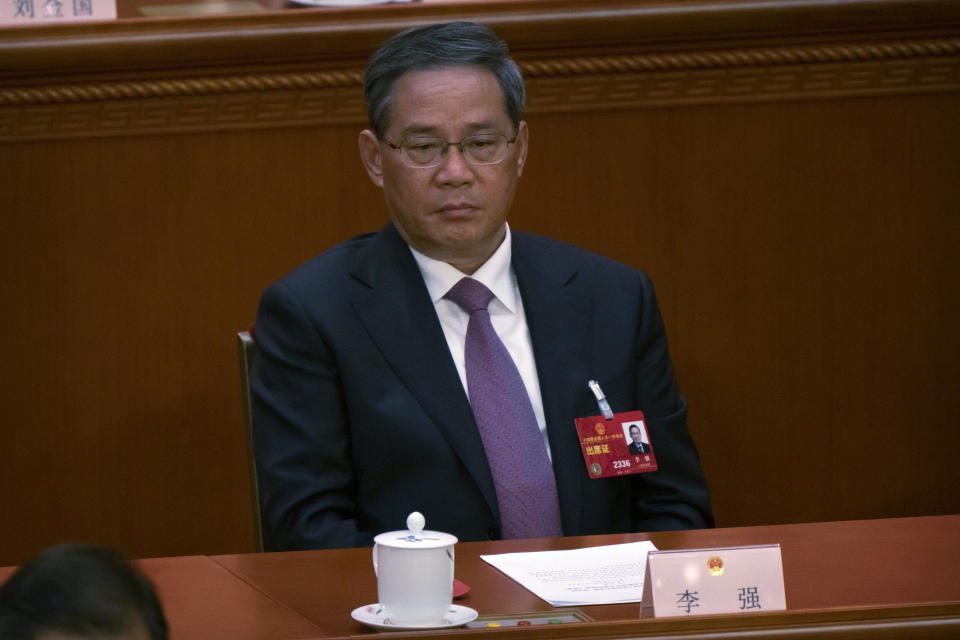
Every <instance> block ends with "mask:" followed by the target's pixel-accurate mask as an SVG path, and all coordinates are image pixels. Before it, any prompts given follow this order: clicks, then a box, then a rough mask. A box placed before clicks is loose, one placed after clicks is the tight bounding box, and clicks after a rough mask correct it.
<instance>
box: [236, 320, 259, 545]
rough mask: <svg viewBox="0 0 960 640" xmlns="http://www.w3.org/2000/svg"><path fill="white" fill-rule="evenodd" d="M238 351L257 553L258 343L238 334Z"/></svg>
mask: <svg viewBox="0 0 960 640" xmlns="http://www.w3.org/2000/svg"><path fill="white" fill-rule="evenodd" d="M237 351H238V355H239V358H240V383H241V387H242V388H241V391H242V395H243V412H244V416H245V417H246V423H247V428H246V432H247V451H248V452H249V455H248V456H247V458H248V460H249V463H250V497H251V499H252V501H253V532H254V538H255V542H256V545H257V551H263V527H262V525H261V522H260V487H259V485H258V484H257V459H256V451H255V450H254V448H253V413H252V412H251V410H250V370H251V368H252V367H253V359H254V357H255V356H256V355H257V343H256V342H255V341H254V339H253V336H251V335H250V332H248V331H241V332H239V333H237Z"/></svg>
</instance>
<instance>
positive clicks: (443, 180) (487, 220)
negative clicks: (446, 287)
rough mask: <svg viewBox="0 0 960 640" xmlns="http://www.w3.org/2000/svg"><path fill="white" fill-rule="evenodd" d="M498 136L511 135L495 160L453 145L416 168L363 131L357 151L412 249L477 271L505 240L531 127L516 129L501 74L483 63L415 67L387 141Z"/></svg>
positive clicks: (397, 94) (396, 95) (397, 93)
mask: <svg viewBox="0 0 960 640" xmlns="http://www.w3.org/2000/svg"><path fill="white" fill-rule="evenodd" d="M485 133H499V134H502V135H503V136H504V137H506V139H507V140H509V139H511V138H513V137H514V135H515V134H516V136H517V139H516V142H515V143H513V144H509V145H507V154H506V157H505V158H504V159H503V161H501V162H500V163H498V164H492V165H472V164H470V163H469V162H467V161H466V160H465V159H464V157H463V155H462V154H461V153H460V150H459V149H458V148H457V147H455V146H453V145H451V146H450V147H449V148H448V149H447V153H446V154H445V155H444V156H443V157H442V159H441V162H440V164H439V165H437V166H435V167H429V168H412V167H409V166H407V165H406V164H404V162H403V159H402V158H401V152H400V151H399V150H397V149H393V148H391V147H390V146H389V145H387V144H386V142H384V141H380V140H377V139H376V136H375V135H374V134H373V132H371V131H364V132H362V133H361V134H360V155H361V158H362V159H363V162H364V165H365V166H366V169H367V173H368V174H369V175H370V179H371V180H373V182H374V184H376V185H377V186H379V187H382V188H383V193H384V198H385V200H386V204H387V212H388V213H389V214H390V218H391V220H393V222H394V224H395V225H396V227H397V230H398V231H399V232H400V235H401V236H403V238H404V240H406V241H407V243H408V244H410V245H411V246H412V247H413V248H414V249H416V250H417V251H420V252H421V253H423V254H425V255H427V256H430V257H431V258H434V259H437V260H442V261H444V262H448V263H450V264H452V265H453V266H455V267H457V268H458V269H460V270H461V271H464V272H465V273H472V272H473V271H474V270H475V269H476V268H477V267H479V266H480V265H481V264H482V263H483V262H484V261H486V259H487V258H489V257H490V255H492V254H493V252H494V251H495V250H496V249H497V247H498V246H499V245H500V242H501V241H502V240H503V237H504V233H505V226H504V222H505V221H506V219H507V212H508V211H509V210H510V204H511V203H512V202H513V194H514V191H515V190H516V185H517V178H519V177H520V175H521V173H522V172H523V164H524V161H525V160H526V156H527V135H528V134H527V126H526V123H525V122H521V123H520V127H519V130H518V131H514V128H513V125H512V124H511V122H510V118H509V117H508V116H507V113H506V109H505V107H504V102H503V92H502V91H501V89H500V85H499V83H497V79H496V77H495V76H494V75H493V74H492V73H491V72H489V71H487V70H486V69H482V68H479V67H463V66H458V67H446V68H442V69H436V70H430V71H411V72H409V73H406V74H404V75H403V76H401V77H400V79H399V80H397V82H396V84H394V87H393V104H392V107H391V110H390V122H389V126H388V127H387V129H386V132H385V135H384V138H385V139H386V140H389V141H390V142H392V143H394V144H398V145H399V144H402V143H403V142H404V141H407V140H410V139H411V138H412V137H424V136H430V137H437V138H442V139H444V140H446V141H448V142H459V141H461V140H463V139H464V138H466V137H468V136H472V135H478V134H485Z"/></svg>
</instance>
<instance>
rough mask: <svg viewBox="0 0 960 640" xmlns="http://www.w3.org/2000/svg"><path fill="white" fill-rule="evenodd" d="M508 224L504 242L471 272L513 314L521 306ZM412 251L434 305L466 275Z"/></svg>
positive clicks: (411, 249) (505, 224) (414, 250)
mask: <svg viewBox="0 0 960 640" xmlns="http://www.w3.org/2000/svg"><path fill="white" fill-rule="evenodd" d="M504 226H505V227H506V233H504V235H503V242H501V243H500V246H499V247H497V250H496V251H494V252H493V255H492V256H490V257H489V258H487V261H486V262H484V263H483V264H482V265H480V268H479V269H477V270H476V271H474V272H473V273H472V274H470V277H471V278H473V279H474V280H478V281H480V282H481V283H483V285H484V286H486V287H487V288H488V289H490V291H492V292H493V295H494V296H496V299H497V300H499V301H500V303H501V304H503V306H504V307H506V309H507V310H508V311H510V312H511V313H512V312H515V311H516V309H517V300H516V295H517V294H516V288H515V287H514V286H513V277H512V274H511V272H510V260H511V258H512V256H513V252H512V245H511V242H510V225H509V224H507V223H506V222H505V223H504ZM408 246H409V245H408ZM410 251H411V253H413V258H414V259H415V260H416V261H417V266H418V267H420V273H422V274H423V281H424V283H425V284H426V285H427V291H428V292H429V293H430V299H431V300H433V303H434V304H436V303H437V302H439V301H440V300H441V299H443V296H445V295H446V294H447V292H448V291H450V288H451V287H453V285H455V284H457V282H459V281H460V279H461V278H463V277H464V273H463V272H462V271H460V270H459V269H457V268H455V267H452V266H450V265H449V264H447V263H446V262H441V261H440V260H434V259H433V258H430V257H427V256H425V255H424V254H422V253H420V252H419V251H417V250H416V249H414V248H413V247H410Z"/></svg>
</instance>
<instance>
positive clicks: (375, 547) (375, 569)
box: [373, 543, 380, 578]
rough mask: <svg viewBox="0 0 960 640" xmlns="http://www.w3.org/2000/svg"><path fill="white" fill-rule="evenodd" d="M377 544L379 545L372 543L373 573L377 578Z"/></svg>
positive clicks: (378, 575)
mask: <svg viewBox="0 0 960 640" xmlns="http://www.w3.org/2000/svg"><path fill="white" fill-rule="evenodd" d="M379 546H380V545H378V544H377V543H374V544H373V575H375V576H376V577H378V578H379V577H380V574H379V573H377V548H378V547H379Z"/></svg>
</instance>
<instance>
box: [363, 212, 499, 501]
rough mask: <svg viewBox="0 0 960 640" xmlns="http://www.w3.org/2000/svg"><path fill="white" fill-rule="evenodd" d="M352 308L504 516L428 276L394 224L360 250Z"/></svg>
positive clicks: (486, 495)
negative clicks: (442, 326)
mask: <svg viewBox="0 0 960 640" xmlns="http://www.w3.org/2000/svg"><path fill="white" fill-rule="evenodd" d="M351 276H352V277H353V278H354V280H355V281H356V282H357V283H358V285H359V286H356V287H352V288H351V292H352V293H351V303H352V304H353V307H354V309H355V310H356V312H357V315H358V316H359V317H360V321H361V322H362V323H363V325H364V327H365V328H366V330H367V332H368V334H369V335H370V337H371V339H372V340H373V341H374V342H375V343H376V345H377V347H378V348H379V349H380V351H381V353H382V354H383V357H384V358H385V359H386V361H387V362H388V363H389V364H390V366H391V367H392V368H393V370H394V372H395V373H396V375H397V378H398V379H399V380H400V382H401V383H402V384H403V385H404V386H405V387H406V388H407V389H408V390H409V391H410V394H411V395H412V396H413V397H414V398H415V399H416V400H417V402H418V403H419V404H420V406H421V407H423V409H424V411H425V412H426V413H427V415H429V416H430V418H431V419H432V420H433V422H434V424H435V425H436V426H437V429H439V430H440V432H441V433H443V435H444V437H445V438H446V439H447V441H448V442H449V443H450V446H451V447H452V448H453V450H454V451H455V452H456V454H457V455H458V456H459V457H460V459H461V460H462V461H463V464H464V466H465V467H466V468H467V470H468V471H469V473H470V475H471V476H473V478H474V480H475V481H476V483H477V485H478V486H479V487H480V490H481V492H482V493H483V496H484V498H485V499H486V501H487V504H488V505H489V506H490V510H491V512H492V513H493V514H494V515H495V516H497V517H499V512H498V510H497V507H496V504H497V500H496V492H495V490H494V486H493V478H492V476H491V475H490V467H489V465H488V464H487V459H486V454H485V453H484V450H483V442H482V441H481V440H480V433H479V431H478V430H477V427H476V423H475V421H474V417H473V412H472V411H471V409H470V402H469V400H468V399H467V395H466V393H465V392H464V390H463V385H462V384H461V382H460V376H459V374H458V373H457V369H456V366H455V365H454V363H453V359H452V358H451V357H450V352H449V349H448V348H447V342H446V339H445V338H444V336H443V330H442V329H441V327H440V321H439V320H438V319H437V314H436V311H435V309H434V306H433V302H432V301H431V300H430V295H429V293H428V292H427V288H426V285H425V284H424V283H423V276H422V275H421V274H420V270H419V268H418V267H417V263H416V261H415V260H414V259H413V256H412V255H411V253H410V250H409V249H408V248H407V246H406V243H405V242H404V241H403V239H402V238H401V237H400V235H399V233H397V231H396V229H395V228H394V227H393V225H392V224H389V225H387V226H386V227H384V229H383V230H381V231H380V233H379V234H377V236H376V237H375V238H374V240H373V241H372V242H371V243H370V244H368V245H367V246H366V247H364V248H363V249H362V250H361V251H360V252H358V255H357V258H356V260H355V262H354V263H353V265H352V268H351Z"/></svg>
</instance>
